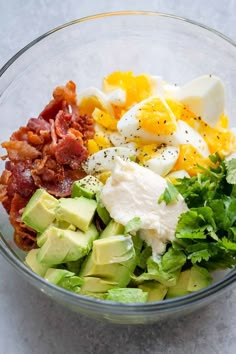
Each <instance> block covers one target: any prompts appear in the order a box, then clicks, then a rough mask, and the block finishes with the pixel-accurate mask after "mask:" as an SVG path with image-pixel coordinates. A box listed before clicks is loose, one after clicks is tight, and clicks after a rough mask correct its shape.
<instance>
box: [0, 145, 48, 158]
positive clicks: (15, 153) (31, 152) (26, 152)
mask: <svg viewBox="0 0 236 354" xmlns="http://www.w3.org/2000/svg"><path fill="white" fill-rule="evenodd" d="M2 147H3V148H5V149H6V150H7V154H8V158H9V159H10V160H11V161H24V160H26V159H27V160H28V159H30V160H33V159H35V158H36V157H38V156H39V155H41V153H40V151H38V150H37V149H36V148H35V147H33V146H31V145H30V144H29V143H27V141H16V140H14V141H5V142H4V143H2Z"/></svg>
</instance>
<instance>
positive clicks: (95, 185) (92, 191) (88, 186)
mask: <svg viewBox="0 0 236 354" xmlns="http://www.w3.org/2000/svg"><path fill="white" fill-rule="evenodd" d="M102 186H103V184H102V183H101V182H100V181H99V179H98V178H96V177H94V176H91V175H88V176H86V177H84V178H82V179H80V180H78V181H75V182H74V183H73V184H72V191H71V196H72V198H75V197H85V198H88V199H93V198H95V195H96V193H97V192H98V191H100V190H101V188H102Z"/></svg>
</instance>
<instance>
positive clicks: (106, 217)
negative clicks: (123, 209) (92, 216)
mask: <svg viewBox="0 0 236 354" xmlns="http://www.w3.org/2000/svg"><path fill="white" fill-rule="evenodd" d="M96 200H97V213H98V216H99V217H100V219H101V220H102V222H103V223H104V224H105V225H107V224H108V223H109V222H110V220H111V217H110V214H109V213H108V211H107V209H106V208H105V206H104V205H103V202H102V200H101V198H100V192H98V193H96Z"/></svg>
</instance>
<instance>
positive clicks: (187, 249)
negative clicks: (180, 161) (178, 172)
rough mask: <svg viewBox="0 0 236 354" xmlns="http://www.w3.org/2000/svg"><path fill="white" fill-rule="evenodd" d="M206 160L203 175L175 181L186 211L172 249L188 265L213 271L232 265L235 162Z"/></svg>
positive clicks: (234, 261) (235, 255)
mask: <svg viewBox="0 0 236 354" xmlns="http://www.w3.org/2000/svg"><path fill="white" fill-rule="evenodd" d="M210 160H211V162H212V165H211V167H210V168H208V169H206V168H202V170H203V172H204V173H202V174H198V175H197V176H194V177H191V178H184V179H182V180H178V184H177V185H176V188H177V189H178V191H179V192H180V193H181V194H182V195H183V197H184V199H185V201H186V203H187V205H188V207H189V211H187V212H186V213H183V214H182V215H181V216H180V218H179V220H178V224H177V227H176V240H175V241H174V242H172V246H173V248H174V249H175V250H178V251H183V252H184V253H185V254H186V256H187V260H188V262H191V263H192V264H196V263H197V264H200V265H201V266H203V267H205V268H207V269H209V270H216V269H219V268H220V269H225V268H230V267H233V266H235V265H236V159H232V160H230V161H225V160H223V159H221V158H220V156H219V155H217V154H216V155H212V156H210Z"/></svg>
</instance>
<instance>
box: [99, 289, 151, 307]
mask: <svg viewBox="0 0 236 354" xmlns="http://www.w3.org/2000/svg"><path fill="white" fill-rule="evenodd" d="M147 299H148V293H146V292H143V291H142V289H137V288H117V289H110V290H108V295H107V298H106V300H110V301H116V302H122V303H126V304H128V303H139V302H147Z"/></svg>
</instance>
